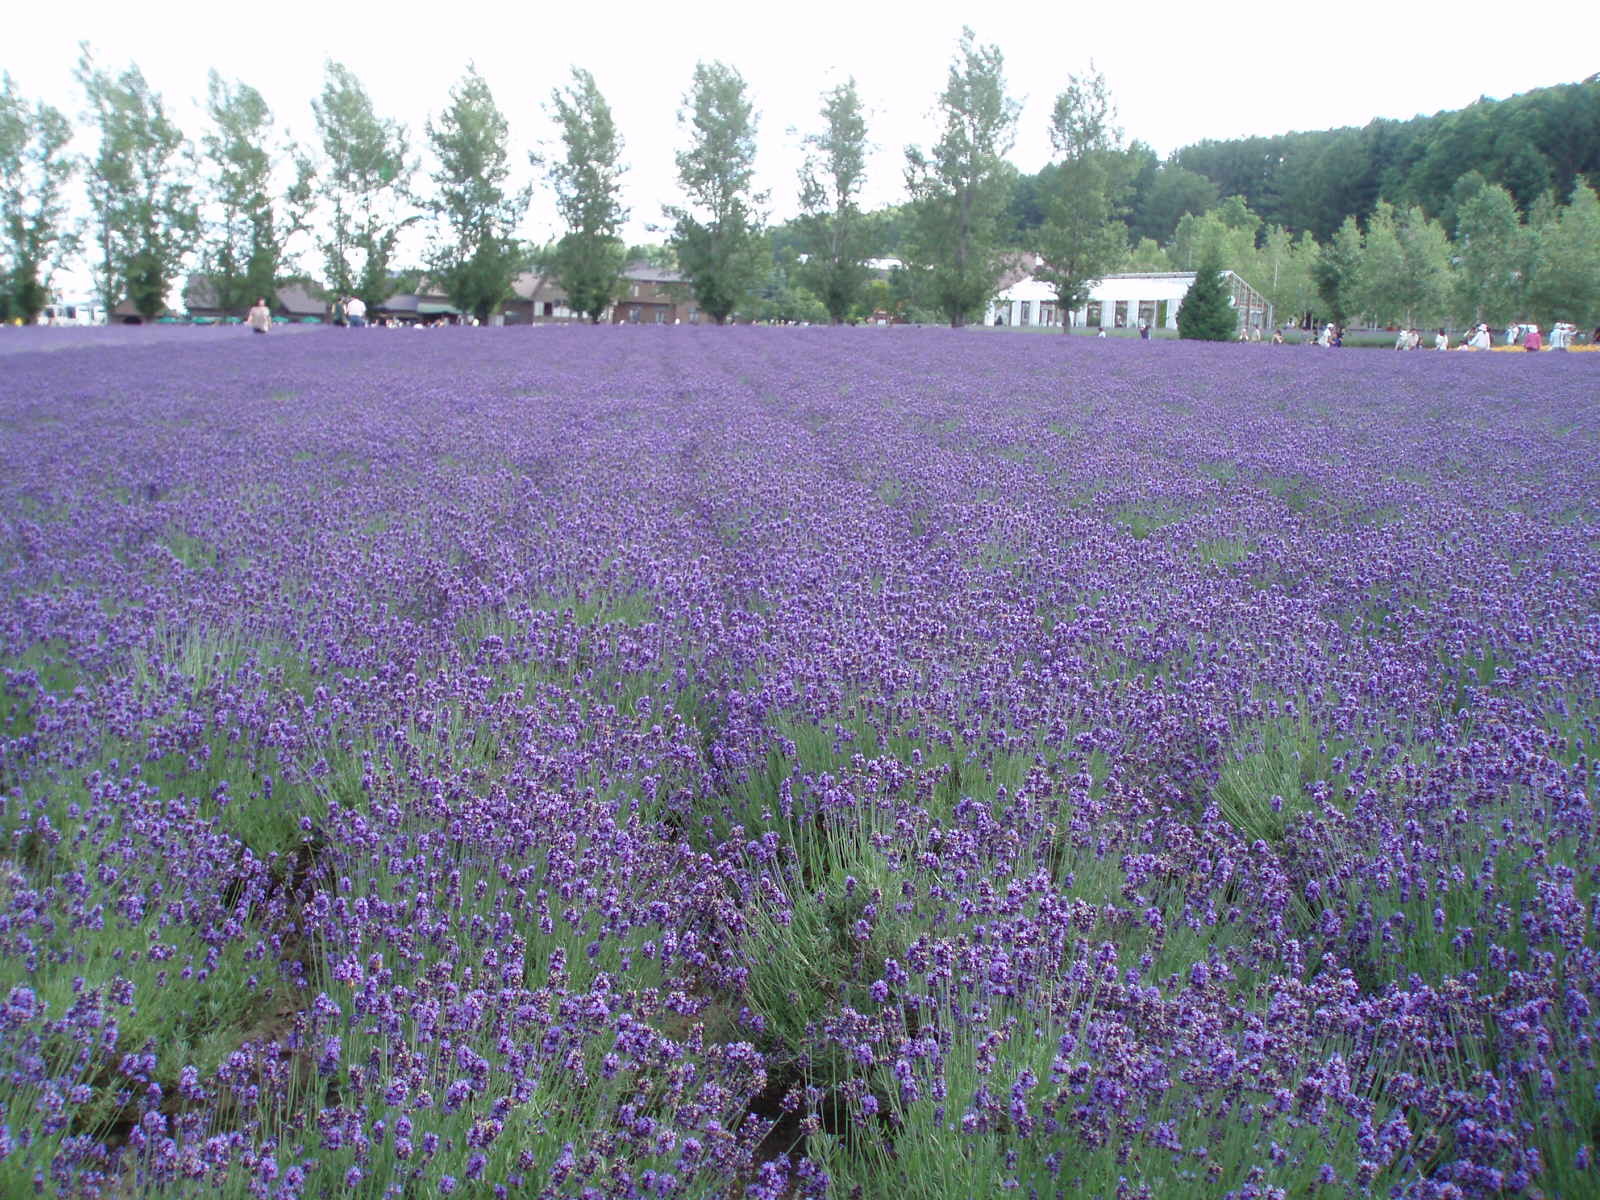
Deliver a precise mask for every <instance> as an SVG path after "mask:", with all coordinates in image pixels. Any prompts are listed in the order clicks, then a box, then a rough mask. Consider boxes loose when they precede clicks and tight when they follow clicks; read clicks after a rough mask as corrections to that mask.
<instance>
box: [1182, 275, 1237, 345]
mask: <svg viewBox="0 0 1600 1200" xmlns="http://www.w3.org/2000/svg"><path fill="white" fill-rule="evenodd" d="M1229 300H1230V297H1229V295H1228V285H1227V282H1226V281H1225V280H1224V279H1223V278H1222V265H1221V263H1219V262H1218V261H1217V260H1216V259H1215V258H1208V259H1206V260H1205V261H1204V262H1203V263H1201V264H1200V269H1199V270H1198V271H1197V272H1196V273H1195V277H1194V283H1192V284H1190V285H1189V290H1188V292H1186V293H1185V294H1184V297H1183V303H1182V304H1180V305H1178V336H1179V337H1180V338H1187V339H1190V340H1194V341H1202V342H1225V341H1227V340H1228V339H1229V338H1231V337H1233V335H1234V332H1235V331H1236V330H1237V329H1238V327H1239V318H1238V315H1237V314H1236V313H1235V312H1234V309H1233V305H1232V304H1231V303H1229Z"/></svg>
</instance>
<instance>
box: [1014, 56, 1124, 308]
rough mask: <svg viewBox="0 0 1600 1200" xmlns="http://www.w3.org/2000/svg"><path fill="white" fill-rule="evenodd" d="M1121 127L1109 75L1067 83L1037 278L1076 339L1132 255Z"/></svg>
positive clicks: (1059, 105) (1053, 135) (1054, 134)
mask: <svg viewBox="0 0 1600 1200" xmlns="http://www.w3.org/2000/svg"><path fill="white" fill-rule="evenodd" d="M1115 120H1116V110H1115V109H1114V108H1113V106H1112V103H1111V94H1110V91H1109V90H1108V89H1107V87H1106V80H1105V76H1104V75H1102V74H1101V73H1100V72H1098V71H1096V70H1095V69H1094V67H1093V65H1092V64H1091V66H1090V68H1089V73H1088V74H1087V75H1081V76H1080V75H1069V76H1068V77H1067V87H1066V90H1065V91H1063V92H1062V93H1061V94H1060V95H1059V96H1057V97H1056V104H1055V108H1054V110H1052V112H1051V114H1050V144H1051V146H1052V147H1054V149H1055V152H1056V156H1057V159H1058V162H1057V169H1056V171H1055V172H1054V173H1053V175H1051V176H1050V188H1049V192H1048V194H1047V196H1046V199H1045V206H1044V210H1045V216H1044V224H1043V225H1042V226H1041V227H1040V229H1039V235H1038V236H1039V241H1038V245H1039V258H1040V265H1039V268H1038V269H1037V270H1036V271H1035V272H1034V275H1035V276H1036V277H1037V278H1039V279H1041V280H1043V281H1044V282H1046V283H1048V284H1051V285H1052V286H1053V287H1054V288H1055V290H1056V304H1057V306H1058V307H1059V309H1060V310H1061V314H1062V320H1061V332H1062V333H1070V332H1071V327H1072V317H1071V314H1072V313H1073V312H1075V311H1076V310H1077V309H1078V308H1079V307H1080V306H1081V305H1083V304H1084V303H1086V302H1087V301H1088V299H1089V289H1090V288H1091V287H1092V286H1093V285H1094V284H1095V282H1096V281H1098V280H1099V279H1100V277H1101V276H1103V275H1105V274H1107V273H1108V272H1110V271H1113V270H1115V269H1116V267H1117V265H1118V264H1119V263H1120V262H1121V261H1122V259H1123V257H1124V256H1125V255H1126V254H1127V250H1128V230H1127V226H1125V225H1124V224H1123V223H1122V221H1121V220H1120V216H1121V204H1122V197H1123V194H1124V193H1125V192H1126V191H1127V185H1128V183H1129V177H1128V169H1129V168H1130V167H1131V165H1132V164H1131V162H1130V160H1129V159H1128V157H1127V156H1126V155H1124V154H1122V153H1121V143H1122V131H1121V130H1120V129H1118V128H1117V127H1116V126H1115V124H1114V123H1113V122H1114V121H1115Z"/></svg>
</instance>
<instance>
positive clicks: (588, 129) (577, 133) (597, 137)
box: [530, 67, 628, 324]
mask: <svg viewBox="0 0 1600 1200" xmlns="http://www.w3.org/2000/svg"><path fill="white" fill-rule="evenodd" d="M550 109H551V112H552V113H553V115H554V116H555V118H556V121H557V123H558V124H559V125H560V126H561V144H562V151H563V152H562V155H561V157H559V158H554V157H552V158H548V159H546V158H542V157H540V156H539V155H531V156H530V157H531V158H532V160H533V162H534V164H535V165H536V166H542V167H543V168H544V170H545V174H546V176H547V177H548V178H549V180H550V183H551V186H552V187H554V188H555V193H556V209H557V211H559V212H560V214H561V219H562V220H563V221H564V222H566V226H567V232H566V233H565V234H563V235H562V237H561V239H560V241H558V242H557V243H556V245H555V249H554V252H553V254H552V256H551V263H550V269H551V273H552V274H553V275H554V276H555V278H556V280H557V281H558V282H559V283H560V284H561V286H562V287H563V288H564V289H565V290H566V293H567V303H568V304H569V305H570V306H571V308H572V309H573V310H574V311H575V312H581V313H583V314H584V315H585V316H587V317H588V318H589V320H590V321H592V322H594V323H596V324H598V323H599V321H600V317H601V315H602V314H603V313H604V312H605V310H606V308H607V307H608V306H609V305H610V304H611V302H612V301H613V300H615V299H616V295H617V283H618V280H619V279H620V278H621V275H622V268H623V266H624V265H625V263H626V255H627V246H626V244H625V243H624V242H623V240H622V223H623V222H624V221H626V220H627V219H628V210H627V209H626V208H624V207H623V204H622V171H623V167H622V136H621V134H619V133H618V132H617V125H616V122H615V121H614V120H613V119H612V116H611V106H610V105H609V104H607V103H606V98H605V96H604V95H603V94H601V91H600V88H599V86H598V85H597V84H596V83H595V81H594V76H593V75H591V74H590V73H589V72H588V71H585V70H584V69H583V68H581V67H573V68H572V81H571V82H570V83H569V84H568V85H567V86H566V87H565V88H552V89H551V92H550Z"/></svg>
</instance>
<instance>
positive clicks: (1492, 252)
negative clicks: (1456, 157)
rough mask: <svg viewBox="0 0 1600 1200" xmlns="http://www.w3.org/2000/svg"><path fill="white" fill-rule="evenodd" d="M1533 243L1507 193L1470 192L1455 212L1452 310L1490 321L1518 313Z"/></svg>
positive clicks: (1493, 187)
mask: <svg viewBox="0 0 1600 1200" xmlns="http://www.w3.org/2000/svg"><path fill="white" fill-rule="evenodd" d="M1531 242H1532V239H1531V237H1530V234H1529V231H1528V229H1527V227H1526V226H1524V225H1523V224H1522V222H1521V220H1520V219H1519V217H1518V215H1517V205H1516V201H1515V200H1513V199H1512V197H1511V193H1510V192H1508V191H1506V189H1505V188H1503V187H1501V186H1500V185H1499V184H1494V183H1491V184H1488V185H1486V186H1484V187H1481V188H1479V189H1478V190H1477V191H1475V192H1473V193H1472V195H1471V196H1470V197H1469V198H1468V199H1467V200H1466V201H1465V202H1464V203H1463V204H1462V205H1461V207H1460V209H1459V210H1457V212H1456V259H1457V266H1456V275H1455V281H1456V315H1457V316H1460V317H1462V318H1463V319H1465V320H1468V321H1487V322H1488V323H1489V324H1491V325H1498V324H1500V323H1501V322H1504V321H1510V320H1513V319H1515V318H1517V317H1520V316H1522V315H1523V313H1522V311H1521V310H1522V306H1523V288H1524V284H1525V283H1526V281H1527V278H1528V275H1529V268H1530V267H1531V265H1532V263H1531V258H1532V255H1531V253H1530V252H1531V250H1532V244H1531Z"/></svg>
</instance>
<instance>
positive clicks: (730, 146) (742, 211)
mask: <svg viewBox="0 0 1600 1200" xmlns="http://www.w3.org/2000/svg"><path fill="white" fill-rule="evenodd" d="M678 123H679V125H681V126H684V127H686V128H687V130H688V132H689V139H690V140H689V146H688V148H687V149H684V150H680V151H679V152H678V155H677V163H678V182H679V185H680V186H681V187H682V188H683V191H684V194H685V196H686V197H687V198H688V204H687V205H686V206H684V207H668V208H666V209H665V212H666V215H667V217H668V218H669V219H670V220H671V221H672V223H673V226H672V238H671V245H672V249H673V251H674V252H675V253H676V254H677V256H678V263H679V265H680V266H681V268H682V270H683V273H684V274H685V275H686V276H687V277H688V278H689V280H690V282H691V283H693V285H694V293H695V297H696V299H698V300H699V302H700V307H701V308H703V309H704V310H705V311H706V312H708V313H709V314H711V318H712V320H714V321H716V323H717V324H718V325H722V324H725V323H726V322H727V320H728V317H729V316H730V315H732V313H733V312H734V310H735V309H737V308H738V307H739V306H740V305H741V304H743V303H745V302H746V300H747V299H748V297H749V295H750V289H751V288H752V287H753V286H754V284H755V282H756V279H757V277H758V275H759V273H760V268H761V265H762V264H761V260H760V252H761V250H762V248H763V242H764V239H763V237H762V230H761V214H760V213H759V212H758V211H757V209H756V205H758V204H760V203H761V202H762V201H763V200H764V199H765V197H762V196H757V195H755V194H754V193H753V192H752V191H751V183H752V181H753V180H754V178H755V161H756V115H755V109H754V107H753V106H752V105H751V103H750V99H749V97H748V96H747V95H746V94H745V82H744V77H743V76H742V75H740V74H739V72H738V71H736V70H735V69H734V68H732V67H730V66H727V65H725V64H723V63H720V62H712V63H697V64H696V65H695V69H694V80H693V83H692V84H691V86H690V90H689V94H688V95H686V96H685V97H684V100H683V107H682V108H681V109H679V110H678Z"/></svg>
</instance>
